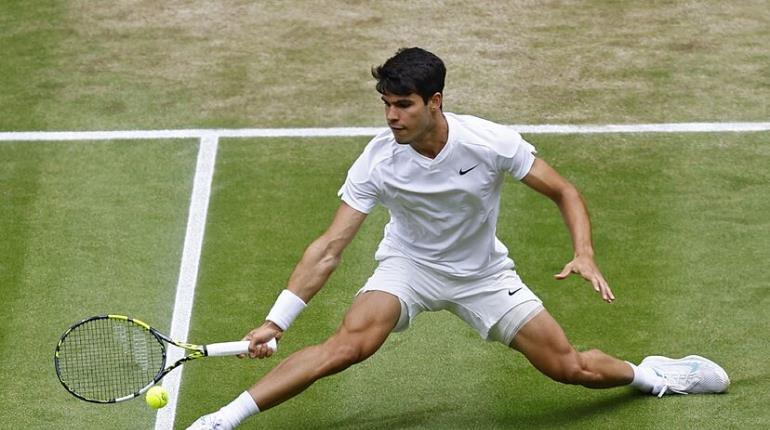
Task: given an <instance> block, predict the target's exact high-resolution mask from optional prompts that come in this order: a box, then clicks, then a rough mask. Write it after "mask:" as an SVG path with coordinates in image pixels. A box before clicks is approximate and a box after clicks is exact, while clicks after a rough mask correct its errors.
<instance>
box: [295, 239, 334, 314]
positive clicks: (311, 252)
mask: <svg viewBox="0 0 770 430" xmlns="http://www.w3.org/2000/svg"><path fill="white" fill-rule="evenodd" d="M341 254H342V250H341V249H338V247H335V243H334V241H330V240H327V239H326V238H324V237H321V238H319V239H317V240H316V241H314V242H313V243H311V244H310V246H308V248H307V249H306V250H305V253H304V254H303V255H302V259H300V261H299V263H298V264H297V266H296V267H295V268H294V271H293V272H292V274H291V276H290V277H289V282H288V285H287V287H286V289H288V290H289V291H291V292H293V293H294V294H296V295H297V296H298V297H299V298H301V299H302V300H303V301H304V302H305V303H308V302H309V301H310V299H312V298H313V296H314V295H315V294H316V293H317V292H318V291H319V290H320V289H321V288H323V286H324V285H325V284H326V281H327V280H328V279H329V276H331V274H332V273H333V272H334V269H336V268H337V266H338V265H339V263H340V260H341Z"/></svg>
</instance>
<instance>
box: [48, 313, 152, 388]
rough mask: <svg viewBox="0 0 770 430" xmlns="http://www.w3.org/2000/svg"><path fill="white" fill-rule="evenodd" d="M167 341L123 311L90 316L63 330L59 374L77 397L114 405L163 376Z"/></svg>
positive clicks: (57, 354)
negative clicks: (121, 313)
mask: <svg viewBox="0 0 770 430" xmlns="http://www.w3.org/2000/svg"><path fill="white" fill-rule="evenodd" d="M165 365H166V345H165V343H164V342H163V339H162V338H161V337H159V336H158V333H157V332H156V331H155V330H154V329H153V328H151V327H150V326H149V325H147V324H146V323H144V322H142V321H139V320H136V319H133V318H130V317H127V316H123V315H98V316H93V317H90V318H86V319H84V320H82V321H80V322H78V323H76V324H74V325H73V326H72V327H70V328H69V329H67V331H65V332H64V334H62V336H61V338H60V339H59V343H58V344H57V345H56V351H55V353H54V366H55V368H56V376H57V377H58V378H59V382H61V384H62V385H63V386H64V388H65V389H66V390H67V391H68V392H70V393H71V394H72V395H74V396H75V397H77V398H79V399H81V400H85V401H88V402H93V403H116V402H121V401H124V400H129V399H133V398H134V397H137V396H139V395H141V394H142V393H144V392H145V391H147V390H148V389H149V388H150V387H151V386H152V385H153V384H154V383H155V382H156V381H157V380H159V379H160V378H161V377H162V375H163V370H164V367H165Z"/></svg>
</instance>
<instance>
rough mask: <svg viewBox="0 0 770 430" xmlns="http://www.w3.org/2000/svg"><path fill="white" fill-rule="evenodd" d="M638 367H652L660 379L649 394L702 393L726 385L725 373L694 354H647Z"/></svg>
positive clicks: (712, 363)
mask: <svg viewBox="0 0 770 430" xmlns="http://www.w3.org/2000/svg"><path fill="white" fill-rule="evenodd" d="M639 367H646V368H649V369H652V371H653V372H655V373H656V374H657V375H658V376H660V377H661V378H662V379H663V382H662V383H661V384H658V385H656V386H655V387H653V389H652V394H654V395H656V396H658V397H663V395H664V394H667V393H668V394H671V393H677V394H703V393H724V392H725V391H727V387H729V386H730V378H729V377H728V376H727V372H725V370H724V369H722V368H721V367H720V366H719V365H718V364H716V363H714V362H713V361H711V360H709V359H707V358H703V357H701V356H698V355H688V356H687V357H684V358H680V359H673V358H667V357H661V356H650V357H647V358H645V359H644V360H642V362H641V363H639Z"/></svg>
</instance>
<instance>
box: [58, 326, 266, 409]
mask: <svg viewBox="0 0 770 430" xmlns="http://www.w3.org/2000/svg"><path fill="white" fill-rule="evenodd" d="M166 344H171V345H174V346H176V347H179V348H183V349H185V356H184V357H182V358H180V359H179V360H177V361H176V362H175V363H174V364H172V365H170V366H166V348H167V346H166ZM267 345H268V348H270V349H272V350H273V351H275V350H276V349H277V348H278V345H277V343H276V341H275V339H271V340H270V341H269V342H267ZM248 352H249V342H248V341H240V342H223V343H212V344H210V345H193V344H190V343H184V342H177V341H175V340H172V339H170V338H169V337H168V336H166V335H164V334H163V333H161V332H159V331H158V330H156V329H154V328H152V327H150V326H149V325H148V324H146V323H144V322H142V321H139V320H137V319H134V318H130V317H127V316H123V315H99V316H94V317H91V318H86V319H84V320H82V321H80V322H78V323H76V324H75V325H73V326H72V327H70V328H69V329H67V331H65V332H64V334H62V336H61V339H59V343H58V344H57V345H56V352H55V354H54V365H55V367H56V375H57V376H58V377H59V381H60V382H61V383H62V385H63V386H64V388H66V389H67V391H69V392H70V393H71V394H72V395H74V396H75V397H77V398H79V399H82V400H85V401H88V402H94V403H117V402H123V401H126V400H130V399H133V398H135V397H137V396H140V395H142V394H143V393H144V392H145V391H147V390H149V389H150V387H152V386H153V385H155V384H156V383H157V382H158V381H160V380H161V379H162V378H163V377H164V376H166V375H167V374H168V373H169V372H171V371H172V370H174V369H175V368H177V367H179V366H180V365H181V364H182V363H185V362H188V361H190V360H195V359H197V358H201V357H218V356H228V355H239V354H247V353H248Z"/></svg>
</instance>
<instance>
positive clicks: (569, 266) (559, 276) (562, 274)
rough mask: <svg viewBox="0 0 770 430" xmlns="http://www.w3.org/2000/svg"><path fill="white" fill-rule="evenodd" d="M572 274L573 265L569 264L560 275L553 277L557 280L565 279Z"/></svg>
mask: <svg viewBox="0 0 770 430" xmlns="http://www.w3.org/2000/svg"><path fill="white" fill-rule="evenodd" d="M570 273H572V263H567V265H566V266H564V269H562V271H561V272H560V273H559V274H557V275H553V277H554V278H556V279H564V278H566V277H567V276H569V274H570Z"/></svg>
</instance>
